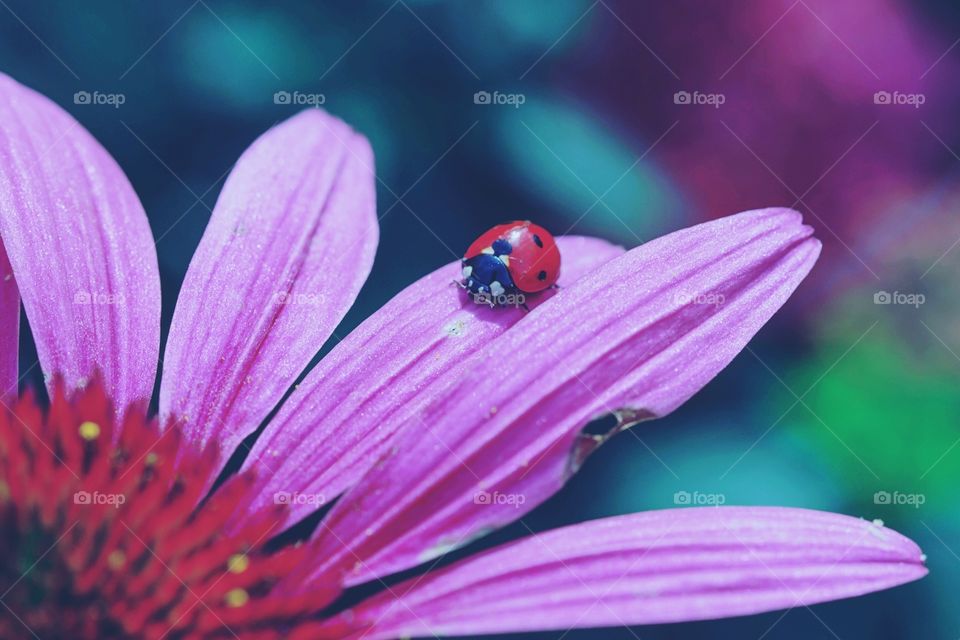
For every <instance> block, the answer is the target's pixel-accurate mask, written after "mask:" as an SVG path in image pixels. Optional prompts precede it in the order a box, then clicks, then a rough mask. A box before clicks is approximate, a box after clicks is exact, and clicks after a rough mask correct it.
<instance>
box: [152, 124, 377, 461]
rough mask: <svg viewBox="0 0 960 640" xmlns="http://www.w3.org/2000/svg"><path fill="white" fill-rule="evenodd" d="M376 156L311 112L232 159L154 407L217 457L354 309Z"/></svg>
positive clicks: (370, 222) (369, 229)
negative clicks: (214, 444) (211, 446)
mask: <svg viewBox="0 0 960 640" xmlns="http://www.w3.org/2000/svg"><path fill="white" fill-rule="evenodd" d="M377 237H378V227H377V218H376V206H375V189H374V173H373V152H372V151H371V149H370V146H369V144H368V143H367V141H366V139H364V138H363V137H362V136H360V135H358V134H356V133H354V132H353V131H352V130H351V129H350V128H349V127H348V126H347V125H346V124H344V123H343V122H341V121H340V120H338V119H336V118H334V117H332V116H330V115H327V114H326V113H324V112H323V111H321V110H319V109H312V110H309V111H304V112H302V113H300V114H298V115H297V116H295V117H293V118H291V119H289V120H287V121H286V122H284V123H282V124H280V125H278V126H276V127H274V128H273V129H271V130H270V131H268V132H267V133H265V134H263V135H262V136H261V137H260V138H259V139H258V140H257V141H256V142H254V143H253V145H252V146H251V147H250V148H249V149H247V151H246V152H244V154H243V155H242V156H241V158H240V160H239V161H238V162H237V165H236V166H235V167H234V169H233V171H232V172H231V174H230V176H229V177H228V178H227V181H226V184H225V185H224V187H223V191H222V192H221V194H220V197H219V199H218V200H217V204H216V207H215V208H214V211H213V216H212V217H211V219H210V223H209V224H208V226H207V230H206V232H205V233H204V235H203V239H202V240H201V242H200V246H199V247H198V248H197V252H196V254H195V255H194V257H193V260H192V261H191V263H190V267H189V269H188V271H187V275H186V277H185V279H184V282H183V287H182V288H181V290H180V298H179V300H178V301H177V308H176V310H175V312H174V315H173V322H172V325H171V328H170V337H169V340H168V341H167V347H166V355H165V358H164V365H163V379H162V382H161V387H160V411H161V414H163V415H171V414H172V415H174V416H176V417H177V418H178V419H180V420H181V421H182V422H183V423H184V427H183V428H184V432H185V434H186V435H187V437H189V438H191V439H192V440H193V441H194V442H196V443H197V444H198V445H203V444H205V443H206V442H208V441H209V440H210V439H211V438H214V437H216V438H218V440H219V442H220V446H221V451H222V454H221V455H222V458H223V459H226V456H229V454H230V452H231V451H232V450H233V449H234V448H235V447H236V446H237V445H238V444H239V443H240V442H241V441H242V439H243V438H244V437H245V436H246V435H247V434H249V433H250V432H252V431H253V430H254V429H256V428H257V426H258V425H259V424H260V422H261V421H262V420H263V419H264V418H265V417H266V416H267V414H268V413H269V412H270V411H271V410H272V409H273V408H274V407H275V406H276V404H277V403H278V402H279V401H280V399H281V397H282V396H283V394H284V393H285V392H286V390H287V389H288V388H289V387H290V386H291V385H292V384H293V382H294V380H295V379H296V378H297V376H299V375H300V373H301V372H302V371H303V370H304V368H306V366H307V365H308V364H309V362H310V360H311V358H313V356H314V355H315V354H316V353H317V351H318V350H319V349H320V347H321V346H322V345H323V343H324V342H325V341H326V340H327V338H328V337H329V336H330V334H331V333H332V332H333V329H334V328H335V327H336V325H337V324H338V323H339V322H340V320H341V318H342V317H343V315H344V313H346V311H347V309H348V308H349V307H350V305H351V304H353V301H354V299H355V298H356V296H357V293H358V292H359V290H360V287H361V286H362V285H363V282H364V280H366V277H367V274H369V272H370V267H371V266H372V264H373V256H374V252H375V251H376V246H377Z"/></svg>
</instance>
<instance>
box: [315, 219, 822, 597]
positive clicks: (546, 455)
mask: <svg viewBox="0 0 960 640" xmlns="http://www.w3.org/2000/svg"><path fill="white" fill-rule="evenodd" d="M810 236H811V230H810V229H809V228H808V227H805V226H803V225H802V224H801V220H800V215H799V214H798V213H796V212H794V211H790V210H786V209H765V210H761V211H751V212H746V213H742V214H738V215H735V216H730V217H727V218H723V219H720V220H715V221H713V222H709V223H705V224H702V225H698V226H696V227H691V228H689V229H685V230H683V231H679V232H676V233H673V234H670V235H668V236H665V237H663V238H660V239H658V240H654V241H653V242H650V243H647V244H645V245H643V246H641V247H638V248H637V249H634V250H633V251H630V252H629V253H627V254H626V255H624V256H622V257H620V258H617V259H614V260H612V261H610V262H608V263H606V264H605V265H603V266H602V267H600V268H599V269H597V270H596V271H594V272H592V273H591V274H589V275H588V276H586V277H585V278H583V279H582V280H580V281H578V282H577V283H576V285H575V286H572V287H568V288H564V289H561V290H560V291H559V293H557V295H555V296H554V297H553V298H551V299H550V300H548V301H547V302H545V303H544V304H542V305H540V307H538V308H537V309H536V310H534V311H533V312H532V313H530V315H529V317H528V318H526V319H525V320H524V322H522V323H518V324H517V325H516V326H514V327H513V328H511V329H510V330H508V331H506V332H505V333H504V334H503V336H501V337H500V338H499V339H498V340H497V341H496V343H495V345H493V347H494V348H492V349H485V350H482V351H480V352H479V353H477V354H475V355H474V356H472V357H471V358H470V359H469V361H467V362H465V363H464V364H463V368H462V369H461V370H460V371H462V374H461V375H457V376H454V377H453V378H452V379H445V380H443V381H442V382H443V384H442V385H434V386H433V387H431V388H429V389H424V390H421V393H424V394H426V395H428V396H429V398H430V404H429V405H427V406H426V408H425V409H424V410H423V411H421V412H418V413H417V414H416V415H414V416H413V417H412V418H410V419H407V420H405V424H404V425H403V426H402V427H401V432H400V433H399V435H398V437H397V438H396V439H395V440H394V441H393V442H391V448H390V454H389V455H388V456H386V457H385V458H384V459H383V460H381V461H380V462H379V463H378V464H377V465H376V466H374V467H373V469H372V470H371V471H370V472H369V473H368V474H367V475H366V476H365V477H364V478H363V479H362V480H361V482H360V483H359V484H358V485H357V486H356V487H355V488H354V489H353V490H351V492H349V493H348V494H347V495H346V496H345V497H344V498H343V499H342V500H341V501H340V503H338V504H337V505H336V506H335V507H334V508H333V509H332V510H331V512H330V514H329V516H328V518H327V520H326V521H324V522H323V523H322V525H321V527H320V529H319V530H318V538H317V544H318V550H317V554H316V557H317V558H320V559H321V560H322V561H323V562H324V564H323V566H320V567H317V569H316V573H317V574H320V573H325V572H345V576H344V580H345V582H346V583H347V584H355V583H359V582H362V581H365V580H369V579H371V578H373V577H375V576H382V575H385V574H389V573H392V572H395V571H399V570H401V569H404V568H407V567H410V566H412V565H415V564H418V563H420V562H424V561H426V560H429V559H430V558H433V557H436V556H438V555H440V554H442V553H444V552H445V551H448V550H450V549H452V548H455V547H458V546H461V545H463V544H465V543H466V542H468V541H470V540H471V539H473V538H475V537H477V536H478V535H482V534H484V533H485V532H487V531H490V530H491V529H495V528H497V527H500V526H503V525H504V524H507V523H509V522H512V521H513V520H515V519H516V518H518V517H520V516H522V515H523V514H524V513H526V512H527V511H529V510H530V509H532V508H533V507H534V506H536V505H537V504H539V503H541V502H543V501H544V500H545V499H546V498H548V497H549V496H550V495H552V494H553V493H555V492H556V491H557V490H558V489H559V488H560V487H561V486H562V485H563V484H564V482H565V481H566V480H567V479H568V478H569V477H570V475H571V474H572V473H573V472H574V471H575V470H576V469H577V467H578V466H579V464H580V463H581V462H582V459H583V457H584V456H585V455H586V454H587V453H588V452H589V451H590V450H592V449H593V448H595V447H596V446H597V444H598V441H597V440H595V439H593V438H590V437H586V436H584V437H581V436H580V435H579V434H580V431H581V429H582V428H583V427H584V425H586V424H587V423H588V422H589V421H590V420H591V419H592V418H595V417H597V416H599V415H602V414H605V413H609V412H611V411H614V410H616V411H618V412H619V413H620V415H622V416H627V417H628V419H640V418H642V417H649V416H662V415H665V414H667V413H669V412H670V411H672V410H673V409H675V408H676V407H677V406H679V405H680V404H681V403H683V402H684V401H685V400H686V399H687V398H689V397H690V396H691V395H693V394H694V393H695V392H696V391H698V390H699V389H700V388H701V387H703V385H705V384H706V383H707V382H709V381H710V379H712V378H713V377H714V376H715V375H716V374H717V373H718V372H719V371H720V370H721V369H723V367H724V366H726V364H727V363H728V362H730V360H731V359H733V357H734V356H735V355H736V354H737V353H738V352H739V351H740V350H741V349H742V348H743V347H744V345H745V344H746V343H747V342H748V341H749V340H750V338H751V337H752V336H753V334H754V333H756V331H757V330H758V329H759V328H760V327H761V326H762V325H763V324H764V322H766V321H767V319H768V318H770V316H771V315H773V313H774V312H775V311H776V310H777V309H778V308H779V307H780V306H781V305H782V304H783V303H784V301H786V299H787V297H788V296H789V295H790V293H791V292H792V291H793V290H794V289H795V288H796V287H797V285H798V284H799V283H800V281H801V280H802V279H803V278H804V276H805V275H806V274H807V272H808V271H809V270H810V268H811V267H812V266H813V263H814V261H815V260H816V258H817V255H818V254H819V250H820V243H819V242H818V241H816V240H815V239H813V238H811V237H810ZM718 302H720V303H719V304H718ZM483 492H486V493H483ZM487 494H489V495H502V496H506V497H505V498H503V499H502V501H500V502H497V501H496V500H494V501H493V503H492V504H488V503H484V502H483V499H482V496H484V495H487Z"/></svg>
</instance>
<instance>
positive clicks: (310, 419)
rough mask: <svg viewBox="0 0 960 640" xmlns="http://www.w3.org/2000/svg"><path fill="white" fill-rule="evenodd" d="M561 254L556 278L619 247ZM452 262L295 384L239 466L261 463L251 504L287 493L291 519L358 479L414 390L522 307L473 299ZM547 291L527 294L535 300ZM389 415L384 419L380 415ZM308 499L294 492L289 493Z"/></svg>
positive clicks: (450, 372)
mask: <svg viewBox="0 0 960 640" xmlns="http://www.w3.org/2000/svg"><path fill="white" fill-rule="evenodd" d="M557 242H558V244H559V246H560V250H561V252H562V253H563V255H564V264H563V272H562V274H561V279H560V283H559V284H560V286H562V287H563V286H569V285H570V284H572V283H573V282H574V281H576V280H577V279H578V278H580V277H582V276H583V275H585V274H586V273H588V272H590V271H592V270H593V269H595V268H596V267H598V266H599V265H601V264H603V263H604V262H607V261H609V260H611V259H612V258H615V257H617V256H619V255H621V254H623V249H622V248H620V247H617V246H615V245H612V244H610V243H608V242H606V241H604V240H599V239H596V238H588V237H583V236H567V237H561V238H558V239H557ZM459 278H460V263H459V261H457V262H455V263H451V264H448V265H446V266H444V267H442V268H440V269H437V270H436V271H434V272H433V273H431V274H429V275H427V276H425V277H423V278H421V279H420V280H418V281H417V282H415V283H413V284H412V285H410V286H409V287H407V288H406V289H404V290H403V291H401V292H400V293H399V294H397V295H396V296H395V297H394V298H393V299H392V300H390V302H388V303H387V304H386V305H384V306H383V308H382V309H380V310H379V311H378V312H377V313H375V314H374V315H372V316H371V317H370V318H368V319H367V320H366V321H365V322H364V323H363V324H361V325H360V326H359V327H357V329H356V330H354V331H353V332H351V333H350V335H348V336H347V337H346V338H345V339H344V340H343V341H341V342H340V343H339V344H337V346H336V347H334V349H333V350H332V351H331V352H330V353H329V354H327V356H326V357H325V358H324V359H323V360H322V361H321V362H320V364H319V365H317V367H316V368H315V369H314V370H313V371H311V372H310V373H309V374H308V375H307V377H306V378H305V379H304V380H303V382H301V383H300V384H299V385H297V389H296V391H294V393H293V394H292V395H291V397H290V398H288V399H287V401H286V402H285V403H284V405H283V407H282V408H281V409H280V411H279V412H278V413H277V416H276V417H275V418H274V419H273V420H271V421H270V423H269V424H268V425H267V427H266V429H265V430H264V433H263V434H262V435H261V436H260V438H259V439H258V440H257V442H256V444H255V445H254V447H253V449H252V451H251V453H250V456H249V457H248V458H247V461H246V464H245V467H246V468H250V467H253V466H255V465H259V466H261V467H263V468H264V469H265V470H266V471H267V473H261V474H259V475H258V481H259V482H260V491H261V493H260V495H259V497H258V500H257V502H256V503H255V505H254V507H256V506H259V505H263V504H268V503H270V502H272V501H273V499H274V498H275V496H278V495H284V494H289V495H290V498H291V499H289V500H285V501H287V502H288V503H289V504H290V511H289V516H288V517H289V520H290V521H296V520H298V519H299V518H300V517H302V516H304V515H306V514H308V513H310V512H311V511H313V510H315V509H316V508H317V504H318V503H322V502H324V501H326V500H332V499H333V498H335V497H336V496H337V495H339V494H340V493H341V492H342V491H343V490H345V489H347V488H349V487H350V486H352V485H354V484H356V482H357V481H358V480H359V479H360V477H361V476H362V475H363V474H364V473H365V472H366V471H367V469H369V468H370V466H372V465H373V463H374V462H376V460H378V459H379V458H380V457H381V455H382V454H383V452H384V451H385V449H386V447H387V446H388V442H389V438H390V436H392V435H393V434H394V433H396V427H397V426H398V425H399V424H401V423H402V422H403V417H404V416H412V415H413V414H414V413H415V412H416V411H419V410H421V409H422V408H423V404H424V403H425V402H426V400H427V399H428V398H429V396H427V395H426V394H424V393H422V392H421V390H422V389H423V388H425V387H427V386H428V385H430V384H432V383H433V382H434V381H436V380H437V379H440V378H451V377H457V376H458V375H460V374H459V373H458V372H457V370H458V367H459V366H460V364H461V363H462V362H463V360H464V359H466V358H467V357H468V356H469V355H471V354H472V353H474V352H476V351H478V350H480V349H481V348H485V347H487V345H489V344H490V343H491V341H493V340H494V339H495V338H496V337H497V336H499V335H500V334H502V333H503V332H504V331H506V330H507V329H508V328H509V327H510V326H511V325H513V324H514V323H516V322H517V321H519V320H521V319H522V318H523V317H524V316H525V315H526V312H524V311H523V310H522V309H516V308H504V309H489V308H487V307H482V306H477V305H475V304H473V303H472V302H471V301H470V300H469V298H468V297H467V296H466V295H464V294H463V292H462V291H461V290H460V289H459V288H458V287H456V286H452V283H453V282H454V281H455V280H457V279H459ZM552 294H553V292H552V291H550V292H547V293H545V294H544V295H539V296H535V297H531V299H530V301H529V304H530V306H531V307H535V306H537V305H538V304H540V303H541V302H542V301H544V300H546V299H548V298H549V297H550V295H552ZM385 416H389V420H383V419H382V418H383V417H385ZM295 494H296V495H300V496H309V498H310V499H305V498H300V499H294V498H293V497H292V496H293V495H295Z"/></svg>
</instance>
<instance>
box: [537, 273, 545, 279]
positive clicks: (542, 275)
mask: <svg viewBox="0 0 960 640" xmlns="http://www.w3.org/2000/svg"><path fill="white" fill-rule="evenodd" d="M546 279H547V272H546V271H541V272H540V273H538V274H537V280H546Z"/></svg>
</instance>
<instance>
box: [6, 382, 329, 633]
mask: <svg viewBox="0 0 960 640" xmlns="http://www.w3.org/2000/svg"><path fill="white" fill-rule="evenodd" d="M57 388H58V390H57V391H55V392H54V393H53V399H52V402H51V406H50V408H49V410H48V411H46V412H44V411H43V410H42V409H41V408H40V407H39V406H38V404H37V402H36V400H35V398H34V396H33V394H31V393H27V394H25V395H24V396H22V397H21V398H20V399H19V400H17V401H16V402H15V403H14V404H13V405H12V406H9V407H5V408H4V409H2V410H0V536H2V544H3V552H2V556H0V604H2V605H3V606H2V607H0V637H2V638H5V639H6V638H21V637H22V638H34V637H41V638H51V637H57V638H67V637H69V638H77V639H85V638H91V639H93V638H97V639H104V638H133V637H136V638H164V639H171V640H176V639H180V638H221V637H222V638H248V637H252V638H293V637H305V636H307V635H310V636H311V637H317V635H316V631H317V626H318V625H319V622H320V620H319V619H318V618H317V617H316V614H317V612H319V611H320V610H321V609H322V608H323V607H325V606H326V605H328V604H329V603H330V602H331V601H332V600H333V599H334V598H336V596H337V595H338V593H339V590H338V589H337V588H336V587H335V586H331V587H329V588H323V587H321V588H314V589H312V590H310V591H308V592H305V593H297V594H290V593H285V592H284V593H280V592H279V590H278V589H277V588H275V587H276V585H277V583H278V582H279V580H280V579H281V578H283V577H284V576H286V575H287V574H288V573H289V572H291V570H292V569H293V568H294V567H295V566H296V565H297V564H298V563H300V562H302V561H303V559H304V554H305V553H306V552H307V551H306V547H305V546H300V545H298V546H288V547H285V548H283V549H281V550H279V551H269V550H268V549H267V546H266V544H267V542H268V541H269V540H270V539H271V538H273V537H274V536H276V535H277V534H278V533H279V531H278V529H277V527H278V526H279V524H280V523H281V522H282V521H283V518H282V515H283V513H282V510H283V509H284V508H285V507H284V506H283V505H277V506H276V508H275V509H274V508H270V509H264V510H262V511H260V512H257V513H250V514H248V513H245V510H246V507H247V506H248V505H249V501H250V499H251V498H252V494H251V486H252V483H251V481H252V479H253V478H252V476H251V475H248V474H240V475H235V476H233V477H232V478H230V479H229V480H228V481H227V482H226V483H224V485H223V486H221V487H220V488H219V489H217V491H216V492H215V493H214V494H213V495H212V496H211V497H209V498H208V499H207V500H206V501H203V502H201V501H202V499H203V497H204V495H205V492H206V491H207V490H208V489H209V487H210V485H211V484H212V482H213V480H214V476H215V474H216V473H217V470H218V468H217V467H216V466H215V462H216V459H217V456H216V455H215V454H216V451H215V450H213V449H208V450H207V451H205V452H198V451H195V450H194V449H193V448H191V447H190V446H188V445H187V444H186V443H184V442H182V440H181V437H180V433H179V431H178V430H177V429H176V428H175V427H173V426H172V425H171V426H170V427H169V428H167V429H165V430H164V431H163V432H162V433H161V431H160V429H159V428H158V425H157V423H156V421H153V420H149V419H148V418H147V416H146V411H145V407H142V406H140V407H131V408H130V409H129V410H128V411H127V412H126V414H125V418H124V419H123V421H122V423H119V424H118V421H116V420H115V419H114V411H113V408H112V407H111V405H110V402H109V400H108V398H107V397H106V394H105V393H104V391H103V388H102V385H100V384H99V383H93V384H91V385H89V386H88V387H87V388H86V389H84V390H82V391H80V392H77V394H76V395H75V396H74V397H73V398H70V399H68V398H67V397H66V395H65V394H64V393H63V391H62V385H57ZM198 505H199V506H198ZM235 522H240V523H241V524H240V525H235V524H232V523H235ZM228 523H231V526H227V525H228ZM329 633H330V630H329V627H327V631H326V633H325V635H326V634H329Z"/></svg>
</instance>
